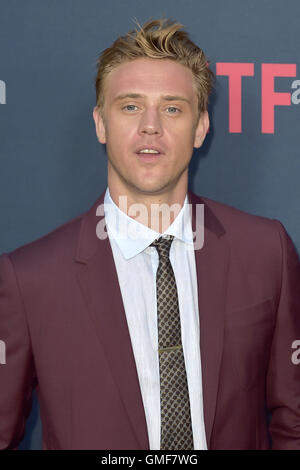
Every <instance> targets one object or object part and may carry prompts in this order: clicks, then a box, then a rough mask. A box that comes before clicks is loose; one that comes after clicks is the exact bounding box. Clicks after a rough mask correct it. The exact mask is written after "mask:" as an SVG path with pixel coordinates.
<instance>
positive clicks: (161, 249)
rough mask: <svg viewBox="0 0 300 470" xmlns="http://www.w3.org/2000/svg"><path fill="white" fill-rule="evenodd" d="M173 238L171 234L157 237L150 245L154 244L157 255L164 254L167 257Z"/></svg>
mask: <svg viewBox="0 0 300 470" xmlns="http://www.w3.org/2000/svg"><path fill="white" fill-rule="evenodd" d="M173 239H174V236H173V235H166V237H159V238H158V239H157V240H154V242H152V243H151V245H150V246H154V247H155V248H156V249H157V252H158V256H159V257H161V256H165V257H166V258H168V257H169V252H170V248H171V244H172V241H173Z"/></svg>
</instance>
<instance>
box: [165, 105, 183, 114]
mask: <svg viewBox="0 0 300 470" xmlns="http://www.w3.org/2000/svg"><path fill="white" fill-rule="evenodd" d="M167 109H168V112H169V113H170V114H177V113H180V109H178V108H176V106H169V107H168V108H167Z"/></svg>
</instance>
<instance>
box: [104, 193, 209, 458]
mask: <svg viewBox="0 0 300 470" xmlns="http://www.w3.org/2000/svg"><path fill="white" fill-rule="evenodd" d="M104 214H105V222H106V227H107V233H108V236H109V241H110V244H111V248H112V252H113V256H114V262H115V266H116V270H117V274H118V280H119V284H120V290H121V294H122V299H123V304H124V309H125V314H126V319H127V324H128V329H129V334H130V338H131V343H132V348H133V353H134V358H135V363H136V368H137V373H138V379H139V384H140V388H141V394H142V400H143V405H144V410H145V416H146V422H147V428H148V436H149V444H150V449H151V450H158V449H160V380H159V358H158V332H157V299H156V271H157V268H158V263H159V258H158V253H157V251H156V248H155V247H150V246H149V245H150V243H152V242H153V241H154V240H155V239H156V238H159V237H160V236H163V235H166V234H168V235H174V240H173V242H172V245H171V249H170V254H169V257H170V261H171V264H172V267H173V271H174V275H175V279H176V284H177V292H178V304H179V310H180V321H181V336H182V347H183V353H184V358H185V367H186V373H187V382H188V388H189V397H190V408H191V419H192V428H193V438H194V449H195V450H196V449H197V450H202V449H207V444H206V436H205V428H204V418H203V396H202V375H201V358H200V325H199V311H198V292H197V274H196V265H195V253H194V250H193V249H191V247H192V246H193V234H192V226H191V220H190V216H189V211H188V198H187V195H186V197H185V201H184V205H183V207H182V208H181V210H180V212H179V214H178V215H177V217H176V218H175V220H174V221H173V223H172V224H171V225H170V226H169V228H168V229H167V230H166V231H165V232H164V233H163V234H161V233H159V232H156V231H154V230H152V229H150V228H148V227H147V226H145V225H144V224H141V223H140V222H138V221H136V220H134V219H133V218H131V217H129V216H127V214H126V213H125V212H123V211H122V210H121V209H119V207H118V206H117V205H116V204H115V203H114V201H113V200H112V198H111V196H110V193H109V188H108V187H107V189H106V193H105V198H104Z"/></svg>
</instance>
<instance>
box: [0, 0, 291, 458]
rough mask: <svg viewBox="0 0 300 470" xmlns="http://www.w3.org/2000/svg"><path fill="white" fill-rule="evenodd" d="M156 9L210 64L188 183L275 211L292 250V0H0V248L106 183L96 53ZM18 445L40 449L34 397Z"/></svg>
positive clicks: (18, 241)
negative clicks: (201, 135) (205, 122)
mask: <svg viewBox="0 0 300 470" xmlns="http://www.w3.org/2000/svg"><path fill="white" fill-rule="evenodd" d="M161 16H165V17H170V18H172V19H175V20H177V21H179V22H181V23H183V24H184V25H185V28H186V30H187V31H188V32H190V34H191V38H192V39H193V40H194V41H195V42H196V43H197V44H198V45H199V46H200V47H202V48H203V49H204V51H205V53H206V54H207V56H208V57H209V59H210V61H211V64H212V69H213V70H214V71H215V72H216V71H217V72H218V75H217V83H216V88H215V91H214V93H213V96H212V98H211V102H210V107H209V112H210V119H211V127H210V132H209V135H208V136H207V138H206V141H205V144H204V146H203V147H202V148H201V149H200V150H198V151H196V152H195V154H194V155H193V159H192V163H191V167H190V187H191V189H192V190H193V191H194V192H196V193H197V194H200V195H203V196H207V197H210V198H212V199H216V200H218V201H221V202H224V203H227V204H230V205H232V206H234V207H237V208H239V209H242V210H245V211H247V212H250V213H253V214H258V215H263V216H267V217H272V218H277V219H279V220H280V221H281V222H282V223H283V224H284V225H285V227H286V229H287V230H288V232H289V234H290V236H291V238H292V239H293V241H294V243H295V245H296V248H297V249H298V251H299V249H300V218H299V200H300V185H299V173H300V172H299V170H300V155H299V143H298V136H299V131H300V128H299V118H300V106H298V102H300V93H299V90H300V73H299V72H298V67H299V50H298V49H299V17H300V3H299V1H298V0H285V1H284V2H283V1H280V0H251V2H250V1H246V2H245V1H244V2H241V1H239V0H227V1H225V2H224V1H222V0H204V1H201V0H182V1H179V0H176V1H174V0H165V1H164V2H161V0H159V1H158V0H151V2H146V1H144V0H126V2H123V1H121V0H113V1H110V2H107V1H102V0H84V1H83V0H26V2H22V1H20V0H10V1H9V2H7V1H5V0H1V1H0V137H1V138H0V191H1V197H0V215H1V217H0V220H1V230H0V252H4V251H10V250H12V249H14V248H16V247H18V246H20V245H23V244H25V243H28V242H30V241H32V240H34V239H36V238H38V237H40V236H42V235H44V234H46V233H47V232H49V231H50V230H52V229H54V228H55V227H57V226H58V225H60V224H62V223H64V222H66V221H67V220H69V219H71V218H72V217H75V216H76V215H78V214H80V213H81V212H84V211H85V210H87V209H88V208H89V207H90V206H91V204H92V203H93V202H94V200H95V199H96V198H97V197H98V196H99V194H100V193H101V192H102V191H103V190H104V189H105V187H106V156H105V153H104V149H103V148H101V146H100V145H99V143H98V141H97V139H96V135H95V131H94V123H93V120H92V109H93V106H94V104H95V91H94V78H95V73H96V61H97V57H98V55H99V53H100V52H101V51H102V50H103V49H105V48H106V47H108V46H109V45H110V44H111V43H112V41H113V40H114V39H115V38H116V37H117V36H118V35H120V34H124V33H126V32H127V31H128V30H129V29H132V28H133V27H134V23H133V20H132V19H133V18H134V17H136V18H137V19H138V20H139V22H140V23H143V22H144V21H146V20H147V19H149V18H150V17H154V18H157V17H161ZM243 64H248V65H243ZM251 64H252V65H251ZM266 64H273V65H272V66H270V67H268V66H266ZM277 64H282V66H281V67H277ZM245 70H246V72H245ZM278 70H280V72H279V71H278ZM247 71H248V72H247ZM297 74H298V76H299V79H297ZM279 75H281V76H279ZM239 92H240V96H239ZM276 102H278V103H279V104H278V105H275V106H274V103H276ZM229 115H230V116H231V117H230V119H229ZM262 115H263V119H262ZM273 125H274V132H273V131H272V126H273ZM20 448H21V449H28V448H32V449H39V448H41V423H40V420H39V412H38V404H37V401H36V397H35V396H34V404H33V409H32V412H31V415H30V417H29V419H28V422H27V429H26V435H25V437H24V440H23V442H22V443H21V445H20Z"/></svg>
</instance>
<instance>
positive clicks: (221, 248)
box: [188, 192, 229, 449]
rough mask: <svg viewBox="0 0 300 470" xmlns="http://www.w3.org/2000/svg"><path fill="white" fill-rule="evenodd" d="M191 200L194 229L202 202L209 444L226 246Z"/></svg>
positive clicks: (200, 278)
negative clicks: (197, 212)
mask: <svg viewBox="0 0 300 470" xmlns="http://www.w3.org/2000/svg"><path fill="white" fill-rule="evenodd" d="M188 195H189V201H190V203H192V210H193V213H192V227H193V233H194V234H195V233H196V231H197V233H199V230H201V229H202V227H201V224H199V220H197V217H196V211H195V209H196V204H204V245H203V247H202V248H201V249H198V250H195V262H196V271H197V286H198V306H199V318H200V352H201V367H202V387H203V406H204V421H205V430H206V441H207V446H208V449H209V448H210V439H211V432H212V427H213V422H214V416H215V410H216V401H217V392H218V382H219V374H220V366H221V359H222V350H223V335H224V311H225V295H226V280H227V277H228V276H227V270H228V266H229V248H228V246H227V243H226V236H224V234H225V230H224V228H223V226H222V225H221V224H220V222H219V221H218V219H217V218H216V217H215V215H214V214H213V212H212V211H211V209H210V208H209V207H208V205H207V203H205V202H204V201H203V200H202V199H201V198H200V197H198V196H196V195H195V194H193V193H192V192H189V193H188Z"/></svg>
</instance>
